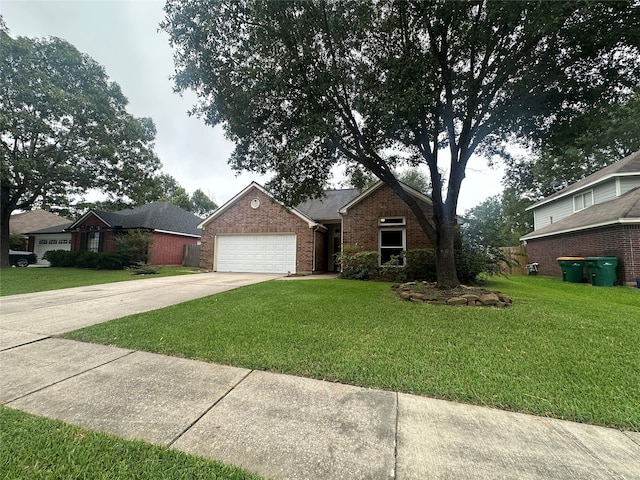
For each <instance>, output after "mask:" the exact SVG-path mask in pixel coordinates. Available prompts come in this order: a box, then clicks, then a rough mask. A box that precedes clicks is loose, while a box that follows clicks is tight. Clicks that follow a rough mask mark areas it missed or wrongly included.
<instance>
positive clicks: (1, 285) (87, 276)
mask: <svg viewBox="0 0 640 480" xmlns="http://www.w3.org/2000/svg"><path fill="white" fill-rule="evenodd" d="M193 272H194V270H193V269H192V268H189V267H160V268H159V271H158V273H155V274H153V275H133V274H132V273H131V271H129V270H91V269H85V268H50V267H42V268H35V267H28V268H3V269H2V270H0V296H3V295H16V294H19V293H33V292H44V291H47V290H58V289H61V288H72V287H84V286H87V285H98V284H101V283H112V282H124V281H127V280H142V279H144V278H157V277H169V276H174V275H188V274H191V273H193Z"/></svg>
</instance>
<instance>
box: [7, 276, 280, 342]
mask: <svg viewBox="0 0 640 480" xmlns="http://www.w3.org/2000/svg"><path fill="white" fill-rule="evenodd" d="M281 276H282V275H281V274H280V275H270V274H252V273H199V274H191V275H180V276H175V277H160V278H148V279H143V280H131V281H128V282H116V283H105V284H101V285H90V286H87V287H77V288H67V289H63V290H52V291H48V292H36V293H27V294H22V295H11V296H7V297H0V312H1V313H2V323H1V324H0V349H3V348H8V347H10V346H12V345H17V344H20V343H22V340H23V339H27V338H32V339H33V340H37V339H38V338H42V337H43V336H47V335H58V334H61V333H64V332H69V331H71V330H77V329H78V328H82V327H86V326H88V325H93V324H96V323H101V322H105V321H107V320H113V319H114V318H120V317H124V316H126V315H131V314H134V313H141V312H147V311H149V310H155V309H158V308H163V307H167V306H169V305H175V304H177V303H181V302H186V301H188V300H193V299H196V298H201V297H206V296H208V295H213V294H216V293H220V292H224V291H226V290H231V289H234V288H238V287H241V286H245V285H250V284H253V283H259V282H264V281H267V280H272V279H275V278H279V277H281ZM17 332H20V334H18V333H17ZM23 335H24V336H23ZM15 337H19V338H15Z"/></svg>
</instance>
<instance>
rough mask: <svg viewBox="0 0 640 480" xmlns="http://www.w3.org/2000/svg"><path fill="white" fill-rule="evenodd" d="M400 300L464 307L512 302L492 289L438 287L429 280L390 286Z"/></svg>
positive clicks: (491, 305)
mask: <svg viewBox="0 0 640 480" xmlns="http://www.w3.org/2000/svg"><path fill="white" fill-rule="evenodd" d="M391 288H392V289H393V290H395V292H396V293H397V295H398V297H400V298H401V299H402V300H406V301H408V302H414V303H429V304H431V305H453V306H465V307H497V308H506V307H510V306H511V305H512V304H513V300H512V299H511V297H508V296H507V295H505V294H503V293H501V292H498V291H492V290H484V289H480V288H475V287H468V286H465V285H461V286H460V287H458V288H455V289H450V290H441V289H438V286H437V284H435V283H429V282H406V283H402V284H398V285H393V286H392V287H391Z"/></svg>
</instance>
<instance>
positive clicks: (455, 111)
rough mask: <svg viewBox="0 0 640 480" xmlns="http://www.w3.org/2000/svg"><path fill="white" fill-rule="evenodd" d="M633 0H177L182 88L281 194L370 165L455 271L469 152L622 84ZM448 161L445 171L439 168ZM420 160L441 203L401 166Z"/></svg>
mask: <svg viewBox="0 0 640 480" xmlns="http://www.w3.org/2000/svg"><path fill="white" fill-rule="evenodd" d="M639 10H640V9H639V7H638V1H637V0H629V1H608V2H597V1H596V2H582V1H562V2H555V1H535V2H534V1H509V2H505V1H491V0H477V1H468V2H458V1H440V2H424V1H417V0H416V1H396V0H381V1H377V2H363V1H361V0H343V1H339V0H304V1H302V0H301V1H295V0H291V1H287V2H282V1H254V0H211V1H208V2H202V1H200V0H168V2H167V4H166V6H165V12H166V18H165V20H164V22H163V23H162V28H163V29H164V30H165V31H166V32H168V33H169V35H170V42H171V44H172V45H173V47H174V48H175V61H176V65H177V74H176V77H175V81H176V85H177V88H178V90H187V89H192V90H194V91H195V92H196V94H197V95H198V97H199V104H198V105H197V106H196V107H195V108H194V112H195V113H197V114H199V115H201V116H202V117H204V120H205V121H206V122H207V123H209V124H211V125H216V124H222V125H223V126H224V128H225V131H226V134H227V136H228V138H230V139H231V140H232V141H234V142H235V144H236V148H235V151H234V153H233V155H232V157H231V160H230V163H231V165H232V167H233V168H234V169H236V170H239V171H240V170H249V171H254V172H258V173H262V174H266V173H270V172H273V173H275V176H274V178H273V180H271V181H270V182H269V184H268V187H269V188H270V189H271V190H272V191H273V192H274V193H275V194H276V195H277V196H278V197H279V198H280V199H281V200H282V201H284V202H285V203H287V204H290V205H296V204H297V203H298V202H300V201H302V200H304V199H306V198H310V197H319V196H321V195H322V194H323V190H324V187H325V186H326V184H327V182H328V181H329V179H330V176H331V171H332V167H334V165H337V164H339V163H342V164H346V166H347V170H349V167H351V170H353V169H354V168H360V169H363V170H365V171H368V172H371V173H373V174H374V175H375V176H376V177H377V178H378V179H380V180H382V181H383V182H385V183H386V184H388V185H389V186H390V187H391V188H392V189H393V190H394V192H396V194H397V195H398V196H399V197H400V198H401V199H402V200H403V201H404V202H406V204H407V205H408V206H409V207H410V208H411V210H412V211H413V212H414V214H415V215H416V217H417V218H418V220H419V222H420V225H421V227H422V229H423V230H424V231H425V233H426V234H427V235H428V237H429V239H430V240H431V242H432V243H433V244H434V245H435V246H436V264H437V265H436V266H437V279H438V283H439V284H440V286H442V287H454V286H456V285H457V284H458V283H459V282H458V278H457V275H456V269H455V257H454V239H455V230H456V210H457V204H458V194H459V192H460V187H461V184H462V181H463V179H464V177H465V170H466V168H467V164H468V162H469V161H470V159H471V157H472V155H473V154H474V152H479V153H483V154H495V153H497V152H500V147H501V146H502V145H504V142H506V141H510V140H512V139H517V138H519V139H523V140H524V141H535V140H537V139H540V138H543V137H544V136H545V134H546V132H547V131H548V130H549V128H550V127H551V126H552V125H553V124H554V122H556V121H559V120H565V119H567V118H571V117H572V116H575V115H578V114H581V113H584V112H586V111H589V109H591V108H596V107H597V106H599V105H603V104H607V103H615V102H618V101H621V100H623V99H624V97H625V96H626V95H628V93H629V87H630V86H633V85H637V84H638V82H639V78H640V50H639V45H638V44H639V43H640V38H639V36H638V31H640V14H639ZM444 164H448V165H447V168H443V170H446V171H447V180H446V181H445V180H443V177H442V176H441V174H440V169H441V167H443V166H444ZM420 165H426V167H427V170H428V171H429V174H430V181H431V186H432V192H431V196H432V199H433V216H429V217H427V216H426V215H425V213H424V212H423V211H422V210H421V209H420V207H419V205H418V204H417V203H416V201H415V200H414V198H413V197H412V196H411V195H408V194H407V193H406V192H405V190H404V189H403V188H402V185H401V183H400V182H399V181H398V179H397V177H396V176H395V175H394V174H393V170H394V168H398V167H402V166H409V167H411V166H420Z"/></svg>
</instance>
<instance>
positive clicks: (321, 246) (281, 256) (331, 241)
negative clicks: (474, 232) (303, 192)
mask: <svg viewBox="0 0 640 480" xmlns="http://www.w3.org/2000/svg"><path fill="white" fill-rule="evenodd" d="M405 189H406V191H407V192H408V193H410V194H411V195H413V197H414V198H416V200H417V201H418V203H419V204H420V205H422V206H423V208H424V209H425V211H426V213H427V216H430V215H431V212H430V209H431V200H430V199H429V197H427V196H426V195H424V194H422V193H420V192H418V191H416V190H414V189H413V188H411V187H408V186H405ZM200 228H202V247H201V251H200V268H202V269H205V270H214V271H226V272H229V271H235V272H265V273H267V272H268V273H289V274H310V273H314V272H323V271H335V270H336V269H337V265H336V264H335V256H336V254H337V253H340V251H341V249H342V245H358V246H360V247H362V248H363V249H364V250H374V251H378V252H379V253H380V261H381V263H383V262H384V261H386V260H388V259H389V257H390V256H391V255H396V254H398V253H400V252H401V251H402V250H407V249H414V248H426V247H429V246H430V243H429V241H428V239H427V237H426V234H424V232H423V231H422V229H421V228H420V226H419V225H418V220H417V218H416V217H415V215H414V214H413V213H412V212H411V211H410V209H409V207H408V206H407V205H406V204H405V203H404V202H403V201H402V200H401V199H400V198H399V197H398V196H397V195H396V194H395V193H393V191H392V190H391V188H390V187H389V186H387V185H385V184H383V183H382V182H379V183H377V184H376V185H374V186H372V187H371V188H369V189H367V190H364V191H362V192H361V191H359V190H355V189H347V190H328V191H326V192H325V196H324V197H323V198H322V199H318V200H309V201H307V202H304V203H302V204H300V205H298V206H297V207H295V208H286V207H285V206H284V205H282V204H281V203H279V202H277V201H276V200H275V199H274V198H273V196H272V195H271V194H270V193H269V192H268V191H266V190H265V189H264V188H263V187H262V186H260V185H258V184H257V183H255V182H254V183H252V184H250V185H249V186H248V187H247V188H245V189H244V190H242V191H241V192H240V193H238V194H237V195H236V196H235V197H233V198H232V199H231V200H229V201H228V202H227V203H225V204H224V205H223V206H221V207H220V208H219V209H218V210H216V211H215V212H214V213H213V214H212V215H211V216H210V217H209V218H207V219H206V220H204V221H203V222H202V223H201V224H200Z"/></svg>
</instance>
